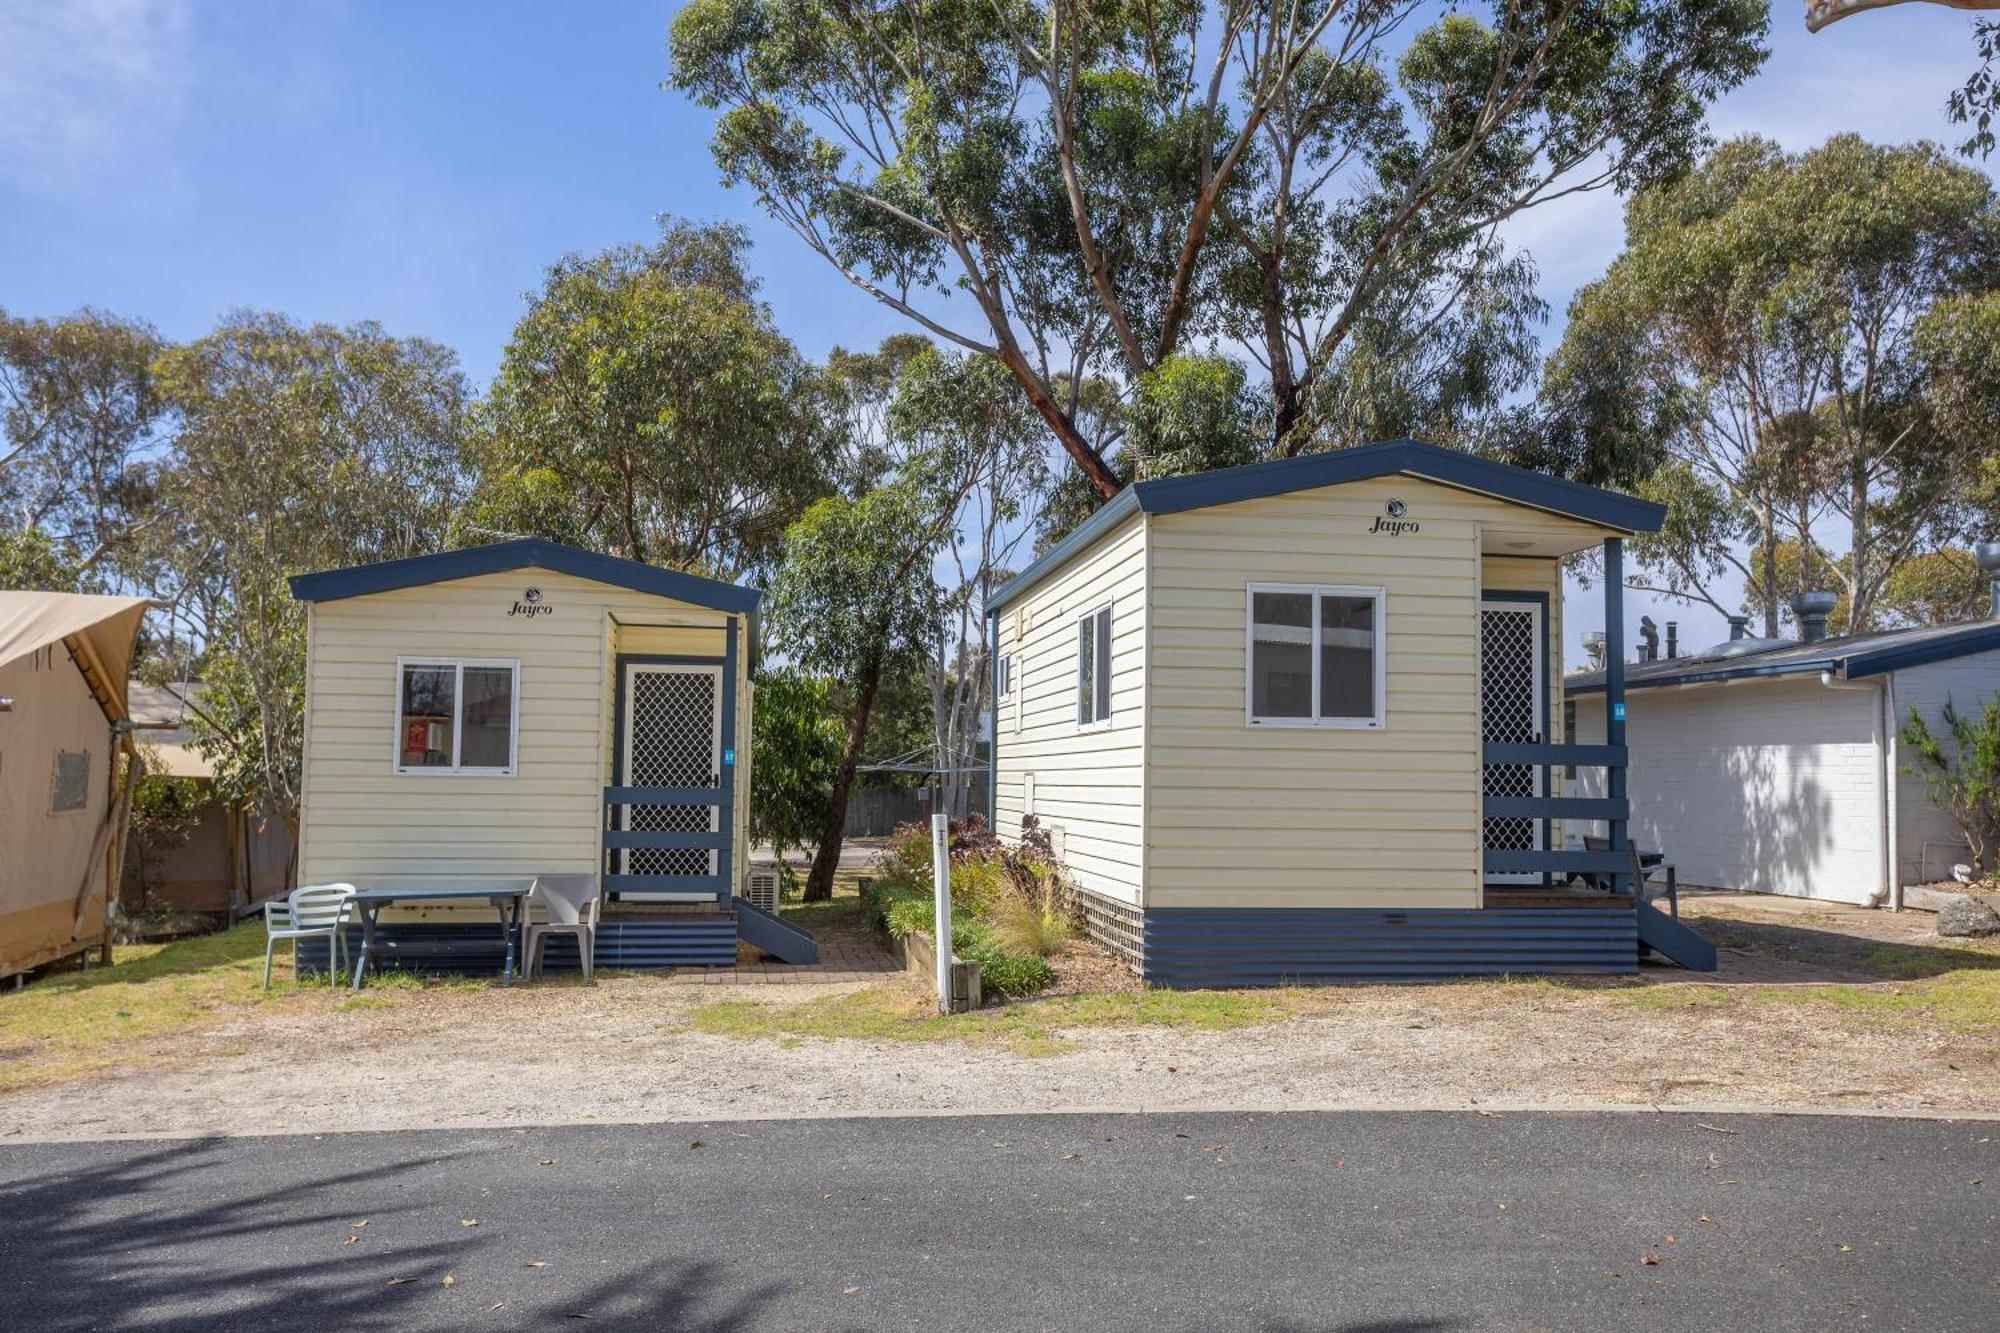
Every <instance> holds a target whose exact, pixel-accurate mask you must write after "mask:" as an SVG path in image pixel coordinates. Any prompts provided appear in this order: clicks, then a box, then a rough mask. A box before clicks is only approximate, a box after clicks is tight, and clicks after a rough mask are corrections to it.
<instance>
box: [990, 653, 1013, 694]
mask: <svg viewBox="0 0 2000 1333" xmlns="http://www.w3.org/2000/svg"><path fill="white" fill-rule="evenodd" d="M993 676H994V679H995V682H996V684H995V686H994V693H995V694H996V695H998V696H999V697H1000V698H1002V699H1005V698H1006V697H1007V696H1008V695H1010V694H1012V693H1013V692H1014V654H1012V653H1002V654H1000V660H999V661H998V662H996V663H994V665H993Z"/></svg>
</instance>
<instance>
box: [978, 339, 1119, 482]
mask: <svg viewBox="0 0 2000 1333" xmlns="http://www.w3.org/2000/svg"><path fill="white" fill-rule="evenodd" d="M1000 364H1001V365H1003V366H1005V367H1007V371H1008V373H1009V374H1011V375H1012V376H1013V377H1014V381H1015V383H1017V384H1019V385H1020V386H1021V388H1022V390H1023V391H1024V392H1025V393H1026V394H1027V395H1028V401H1029V403H1031V404H1033V406H1034V409H1035V412H1036V413H1037V414H1038V415H1039V416H1040V417H1041V418H1042V420H1043V421H1046V422H1047V423H1048V425H1049V429H1050V430H1051V431H1053V432H1054V433H1055V437H1056V439H1057V441H1058V442H1060V443H1061V445H1062V447H1063V452H1064V453H1066V454H1068V455H1069V456H1070V458H1071V459H1073V460H1075V462H1076V465H1077V467H1078V468H1079V469H1081V470H1082V472H1083V475H1084V477H1085V478H1086V479H1087V480H1088V481H1089V482H1090V484H1091V486H1092V487H1093V488H1094V489H1095V490H1096V491H1097V493H1098V495H1099V496H1101V497H1103V498H1104V499H1106V500H1109V499H1110V498H1111V497H1112V496H1114V495H1116V494H1118V492H1120V491H1122V490H1124V489H1125V483H1124V482H1123V481H1120V480H1119V478H1118V474H1117V473H1116V472H1113V471H1112V470H1111V465H1110V464H1108V463H1106V462H1105V461H1104V455H1102V454H1100V453H1098V452H1097V446H1095V445H1093V444H1092V443H1091V442H1090V441H1089V440H1086V439H1084V438H1083V432H1082V431H1080V430H1078V429H1077V428H1076V423H1075V422H1074V421H1071V420H1070V419H1069V414H1068V413H1067V412H1064V411H1063V410H1062V405H1061V404H1060V403H1058V402H1056V400H1055V398H1054V397H1053V396H1052V395H1050V393H1049V391H1048V387H1047V386H1046V385H1044V384H1043V383H1042V379H1041V376H1039V375H1037V374H1036V373H1035V368H1034V367H1033V366H1030V365H1029V364H1028V360H1027V358H1026V357H1024V356H1022V355H1021V353H1020V351H1019V350H1018V349H1015V348H1010V347H1005V346H1003V347H1002V348H1001V352H1000Z"/></svg>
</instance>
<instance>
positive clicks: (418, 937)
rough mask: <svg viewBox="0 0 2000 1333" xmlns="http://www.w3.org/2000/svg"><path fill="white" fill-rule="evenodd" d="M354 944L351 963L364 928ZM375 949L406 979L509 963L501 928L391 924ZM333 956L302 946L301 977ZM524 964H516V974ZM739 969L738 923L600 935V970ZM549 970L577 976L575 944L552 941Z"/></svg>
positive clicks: (628, 927) (633, 925) (569, 938)
mask: <svg viewBox="0 0 2000 1333" xmlns="http://www.w3.org/2000/svg"><path fill="white" fill-rule="evenodd" d="M347 937H348V957H349V959H350V960H351V959H352V958H353V956H354V955H355V954H356V953H358V952H359V951H360V949H361V927H359V926H349V927H348V928H347ZM375 943H376V948H377V958H376V964H377V965H379V966H381V967H384V968H396V969H401V970H403V971H406V972H420V973H444V972H463V973H466V974H469V975H474V976H476V975H478V974H480V973H482V972H492V973H496V974H497V973H498V972H499V971H500V961H501V958H502V957H503V956H504V947H503V945H502V944H501V940H500V926H499V923H498V922H495V923H493V924H490V925H489V924H487V923H484V922H481V923H479V924H477V925H475V924H472V923H470V922H441V921H424V922H416V921H410V922H396V923H388V922H385V923H383V924H382V925H381V926H380V927H378V928H377V929H376V932H375ZM326 955H327V942H326V941H325V940H300V941H299V962H300V968H301V970H302V971H306V972H318V971H324V970H325V968H326ZM520 961H521V960H519V959H518V958H517V959H516V960H515V966H517V967H518V966H519V965H520ZM735 962H736V921H735V919H734V918H733V917H701V918H696V919H692V920H674V919H670V918H657V917H656V918H651V919H647V920H643V921H618V920H611V921H604V922H600V923H599V924H598V927H597V955H596V964H597V966H599V967H730V966H733V965H734V964H735ZM542 966H543V968H544V969H545V970H547V971H553V972H574V971H576V970H578V969H579V967H581V963H580V961H579V959H578V957H577V949H576V937H575V936H573V935H551V936H549V940H548V943H547V944H545V945H543V946H542Z"/></svg>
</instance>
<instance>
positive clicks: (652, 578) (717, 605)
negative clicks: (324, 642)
mask: <svg viewBox="0 0 2000 1333" xmlns="http://www.w3.org/2000/svg"><path fill="white" fill-rule="evenodd" d="M528 568H536V569H549V570H554V571H555V572H556V573H558V574H570V575H574V576H575V577H577V578H580V579H589V580H591V581H592V582H594V583H604V584H608V585H610V586H612V587H614V588H630V589H631V590H632V591H634V592H643V593H651V594H652V595H654V596H656V597H671V598H673V599H674V600H675V601H680V602H687V603H689V604H690V605H693V606H705V607H709V608H710V609H712V610H716V611H728V612H732V613H735V614H738V615H749V614H753V613H755V612H756V610H757V608H758V606H759V604H760V603H761V602H762V601H763V596H764V595H763V594H762V593H761V592H759V591H758V590H757V589H755V588H745V587H742V586H740V585H738V584H734V583H724V582H722V581H721V580H719V579H705V578H702V577H701V576H700V575H698V574H685V573H682V572H681V571H680V570H677V569H661V568H659V567H658V566H655V565H648V564H643V563H641V562H640V561H637V560H624V559H620V558H619V557H617V556H610V555H600V554H598V553H597V552H595V551H585V550H580V549H578V548H577V547H574V546H564V545H562V544H561V543H559V542H551V541H544V540H542V539H541V538H538V537H528V538H523V539H521V540H518V541H510V542H495V543H493V544H492V545H489V546H468V547H466V548H464V549H463V550H458V551H442V552H439V553H438V554H435V555H417V556H410V557H408V558H407V559H403V560H384V561H381V562H380V563H378V564H372V565H356V566H354V567H352V568H350V569H327V570H321V571H319V572H317V573H312V574H294V575H293V576H292V577H291V579H290V580H289V583H290V585H291V590H292V596H294V597H296V598H297V599H298V600H300V601H302V602H331V601H338V600H340V599H342V598H346V597H366V596H368V595H369V594H370V593H378V592H393V591H394V590H396V589H398V588H416V587H422V586H424V585H425V584H430V583H444V582H448V581H450V580H452V579H464V578H471V577H473V576H475V575H479V574H499V573H505V572H506V571H508V570H512V569H528Z"/></svg>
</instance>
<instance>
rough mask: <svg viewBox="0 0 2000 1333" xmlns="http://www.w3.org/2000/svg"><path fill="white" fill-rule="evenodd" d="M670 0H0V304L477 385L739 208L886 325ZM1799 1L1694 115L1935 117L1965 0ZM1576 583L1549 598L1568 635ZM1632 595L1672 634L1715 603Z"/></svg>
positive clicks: (779, 270) (1554, 299) (833, 305)
mask: <svg viewBox="0 0 2000 1333" xmlns="http://www.w3.org/2000/svg"><path fill="white" fill-rule="evenodd" d="M673 9H674V6H673V5H672V4H670V3H662V2H661V0H651V2H650V3H633V2H630V0H592V3H588V4H581V5H553V4H547V3H498V2H494V0H489V2H487V3H477V4H475V3H470V2H469V0H467V2H464V3H449V4H447V3H442V2H433V3H423V4H408V3H393V4H392V3H389V0H375V2H374V3H337V2H332V0H324V2H317V3H316V2H314V0H288V2H287V3H283V4H226V3H213V4H198V3H194V2H193V0H66V2H65V3H50V2H49V0H0V307H4V308H5V309H7V310H9V311H11V312H14V313H16V314H37V315H51V314H57V313H60V312H64V311H68V310H72V309H75V308H76V307H78V306H81V305H95V306H99V307H102V308H105V309H108V310H113V311H116V312H119V313H121V314H127V315H134V316H140V317H143V318H146V319H148V320H151V321H152V322H153V323H154V324H155V325H157V326H158V327H159V328H160V330H161V331H162V332H163V333H164V334H166V335H167V336H169V337H176V338H179V337H190V336H194V335H196V334H199V333H201V332H202V331H204V330H205V329H206V328H208V327H209V326H210V325H211V324H212V323H213V322H214V321H215V319H216V318H217V317H218V316H219V315H221V314H222V313H223V312H225V311H227V310H229V309H232V308H235V307H239V306H250V307H258V308H268V309H275V310H282V311H285V312H288V313H290V314H292V315H294V316H297V317H299V318H303V319H315V320H322V319H323V320H332V321H336V322H347V321H350V320H358V319H375V320H379V321H380V322H382V323H383V324H384V325H386V326H387V327H388V328H389V329H390V330H391V331H393V332H397V333H410V334H422V335H424V336H426V337H430V338H434V339H436V340H438V341H440V342H443V343H446V344H448V345H450V346H452V347H454V348H456V349H457V351H458V353H459V355H460V356H461V358H462V359H463V361H464V364H465V367H466V369H467V371H468V373H470V374H471V375H472V377H473V379H474V380H475V382H478V383H483V382H484V381H485V380H486V379H487V377H488V376H489V375H490V374H491V372H492V369H493V367H494V365H495V363H496V362H497V360H498V357H499V353H500V349H501V347H502V346H503V345H504V343H505V341H506V338H507V334H508V331H509V329H510V328H511V327H512V325H513V323H514V321H515V319H516V318H517V317H518V315H519V313H520V310H521V305H522V295H523V293H525V292H527V291H529V290H530V289H531V288H533V287H534V286H535V285H536V283H537V280H538V277H539V274H540V272H541V270H542V268H543V267H544V266H545V265H546V264H547V263H548V262H549V261H550V260H552V259H554V258H556V257H557V256H559V255H561V254H563V253H565V252H567V251H573V250H593V249H598V248H601V247H604V246H607V245H611V244H615V243H618V242H621V241H628V240H635V239H643V238H645V237H646V236H648V235H649V234H650V233H651V231H652V228H653V222H652V219H653V217H654V216H655V215H656V214H658V213H661V212H673V213H679V214H682V215H685V216H689V217H694V218H702V219H708V218H728V219H734V220H737V221H741V222H743V223H745V224H747V225H748V226H749V227H750V228H751V230H752V233H753V235H754V236H755V237H756V239H757V253H756V261H755V262H756V267H757V270H758V272H759V273H760V275H761V276H762V277H763V279H764V283H765V294H766V296H767V297H768V298H769V300H770V302H771V304H772V306H773V308H774V309H775V311H776V313H777V317H778V320H779V322H780V324H781V326H782V327H783V328H784V329H785V331H786V332H787V333H788V334H790V335H791V337H792V338H793V339H794V340H795V341H797V342H798V343H799V345H800V346H801V347H802V348H803V349H804V350H806V351H807V352H808V353H809V354H812V355H815V356H817V355H822V354H824V352H825V351H826V349H827V348H828V347H830V346H832V345H834V344H836V343H845V344H847V345H849V346H860V345H867V344H870V343H872V342H874V341H876V340H877V339H879V338H880V337H882V336H883V335H885V334H887V333H890V332H893V331H897V330H899V329H901V328H902V327H904V326H903V324H902V322H901V321H900V320H899V319H897V318H896V317H895V316H894V315H892V314H891V313H889V312H888V311H886V310H884V309H882V308H881V307H879V306H877V305H875V304H874V303H873V302H872V301H871V300H869V299H868V298H866V297H865V296H862V295H860V294H859V293H856V292H854V291H852V290H851V289H849V288H847V287H846V285H845V284H844V283H843V282H842V281H841V280H840V278H839V277H838V276H837V275H836V274H834V273H833V272H832V271H831V270H830V269H828V268H826V267H825V266H824V265H823V264H822V263H821V262H820V261H819V260H818V259H817V258H815V257H814V256H812V255H811V254H809V253H807V252H806V251H805V249H804V248H803V246H801V245H800V244H799V243H797V242H796V241H794V240H793V239H792V238H791V237H790V236H789V234H788V233H786V232H784V231H783V229H782V228H779V227H778V226H776V225H775V224H772V223H769V222H766V221H765V220H764V219H763V218H762V217H761V215H759V214H758V213H757V211H756V209H755V207H754V205H753V203H752V201H751V200H750V199H749V198H748V197H747V196H745V195H744V194H742V193H741V192H732V191H726V190H724V189H722V188H721V187H720V186H719V185H718V183H717V181H716V172H715V168H714V166H713V164H712V162H711V161H710V159H709V156H708V151H707V147H706V140H707V137H708V133H709V128H710V123H711V121H710V117H709V115H708V113H706V112H704V111H702V110H701V109H700V108H698V107H695V106H692V105H690V104H688V103H686V102H684V101H682V100H681V99H680V98H679V97H677V96H676V95H674V94H671V93H667V92H663V91H661V90H660V88H659V83H660V80H661V79H662V77H663V76H664V74H665V71H666V58H665V54H664V36H665V31H666V24H667V20H668V18H669V16H670V15H671V13H672V11H673ZM1802 12H1803V5H1802V4H1799V3H1797V0H1779V4H1778V7H1777V12H1776V14H1775V16H1774V37H1773V46H1774V53H1773V56H1772V59H1771V61H1770V63H1769V64H1768V65H1767V66H1766V67H1765V70H1764V72H1763V73H1762V74H1761V75H1760V76H1759V77H1758V78H1757V79H1756V80H1755V81H1754V82H1753V83H1752V84H1751V85H1749V86H1748V87H1746V88H1744V89H1742V90H1740V91H1739V92H1737V93H1735V94H1733V95H1732V96H1731V97H1729V98H1728V99H1727V100H1726V101H1725V102H1723V103H1722V104H1721V105H1720V106H1718V107H1717V108H1716V109H1715V111H1714V113H1713V115H1712V117H1711V121H1712V124H1713V126H1714V128H1715V130H1716V132H1717V133H1718V134H1721V135H1729V134H1736V133H1742V132H1746V131H1753V130H1754V131H1757V132H1759V133H1763V134H1767V135H1769V136H1771V137H1773V138H1776V139H1778V140H1779V141H1780V142H1782V143H1784V144H1786V145H1787V146H1789V147H1794V148H1801V147H1806V146H1809V145H1811V144H1814V143H1817V142H1819V141H1820V140H1822V139H1824V138H1825V137H1826V136H1827V135H1829V134H1832V133H1836V132H1839V131H1843V130H1855V131H1859V132H1861V133H1864V134H1867V135H1868V136H1870V137H1871V138H1875V139H1878V140H1885V141H1901V140H1907V139H1911V138H1917V137H1923V136H1930V137H1934V138H1942V139H1946V140H1947V141H1950V142H1955V141H1956V138H1955V136H1954V135H1953V132H1952V127H1951V126H1949V125H1947V124H1946V123H1945V119H1944V113H1943V105H1944V98H1945V95H1946V93H1947V92H1948V91H1949V90H1950V89H1951V88H1952V87H1954V86H1956V85H1957V84H1958V83H1960V82H1962V81H1963V80H1964V78H1965V76H1966V74H1967V73H1968V72H1969V71H1970V68H1971V66H1972V63H1973V61H1972V48H1971V40H1970V20H1969V19H1968V18H1967V17H1966V16H1965V15H1964V14H1962V13H1958V12H1955V11H1950V10H1946V9H1943V8H1939V7H1935V6H1930V5H1906V6H1901V7H1898V8H1895V9H1891V10H1887V11H1884V12H1879V13H1873V14H1864V15H1861V16H1859V17H1856V18H1851V19H1848V20H1846V21H1844V22H1842V23H1839V24H1836V25H1834V26H1833V27H1832V28H1830V29H1828V30H1827V31H1826V32H1823V33H1820V34H1818V35H1817V36H1810V37H1809V36H1807V34H1806V33H1805V31H1804V26H1803V21H1802ZM1619 219H1620V214H1619V202H1618V200H1617V199H1616V198H1615V197H1613V196H1609V195H1598V196H1590V197H1585V198H1580V199H1576V200H1572V201H1566V202H1565V203H1564V204H1562V205H1560V206H1557V207H1552V208H1549V209H1546V210H1543V211H1540V212H1538V213H1535V214H1532V215H1530V216H1529V217H1527V218H1525V219H1523V220H1522V221H1520V222H1519V223H1518V224H1517V225H1516V226H1515V227H1514V228H1513V229H1512V232H1511V235H1512V237H1513V239H1514V240H1515V241H1516V242H1517V243H1519V244H1522V245H1524V246H1526V247H1527V248H1528V249H1529V250H1530V251H1531V252H1532V253H1533V254H1534V256H1535V259H1536V261H1537V263H1538V264H1539V265H1540V267H1541V270H1542V274H1543V279H1544V281H1543V289H1544V293H1545V295H1546V296H1547V297H1548V298H1549V300H1550V302H1551V304H1552V305H1553V306H1554V307H1555V308H1556V310H1557V311H1558V312H1560V310H1561V308H1562V307H1563V305H1564V304H1565V303H1566V302H1567V300H1568V299H1569V295H1570V293H1571V292H1572V291H1574V290H1575V288H1576V287H1577V286H1578V285H1580V284H1582V283H1584V282H1588V281H1589V280H1590V279H1591V278H1593V277H1595V276H1596V275H1597V274H1598V273H1600V272H1601V271H1602V270H1603V267H1604V265H1605V263H1606V262H1607V261H1608V260H1609V258H1610V257H1611V256H1612V255H1613V254H1614V253H1615V252H1616V250H1617V246H1618V239H1619V227H1620V220H1619ZM1556 332H1557V328H1556V327H1555V326H1554V325H1552V326H1551V328H1550V329H1549V330H1548V338H1549V339H1550V340H1553V338H1554V336H1555V334H1556ZM1595 602H1596V598H1595V597H1579V598H1576V599H1574V600H1573V602H1572V616H1571V623H1570V625H1569V627H1568V628H1569V637H1570V645H1569V646H1570V650H1571V654H1572V656H1574V655H1575V639H1574V636H1575V635H1576V634H1577V633H1579V632H1581V631H1582V630H1583V629H1587V628H1592V627H1594V626H1595V625H1596V624H1597V622H1598V615H1597V611H1596V608H1595V606H1594V603H1595ZM1645 605H1648V603H1646V602H1645V601H1644V600H1643V599H1641V607H1644V606H1645ZM1637 613H1638V609H1637V608H1635V610H1634V611H1633V612H1632V614H1634V615H1635V616H1636V615H1637ZM1654 614H1655V615H1656V617H1665V616H1668V615H1673V616H1677V617H1678V618H1679V619H1680V620H1681V621H1682V622H1683V623H1684V624H1685V625H1687V627H1688V628H1687V631H1686V633H1685V637H1687V638H1688V639H1689V640H1690V641H1693V642H1701V641H1703V640H1704V639H1705V638H1713V637H1719V635H1720V632H1721V629H1722V626H1721V622H1720V620H1719V619H1718V618H1717V617H1715V616H1713V615H1712V614H1711V613H1707V612H1687V611H1678V612H1677V611H1665V610H1656V611H1655V613H1654Z"/></svg>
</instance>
